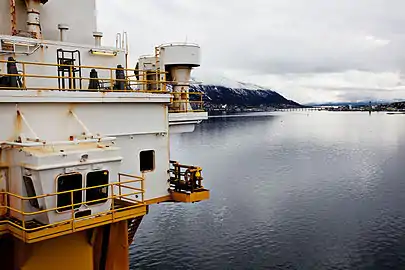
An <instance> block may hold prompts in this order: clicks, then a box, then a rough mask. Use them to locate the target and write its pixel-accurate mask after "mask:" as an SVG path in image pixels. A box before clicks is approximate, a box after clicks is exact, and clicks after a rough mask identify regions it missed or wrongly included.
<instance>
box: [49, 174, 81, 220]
mask: <svg viewBox="0 0 405 270" xmlns="http://www.w3.org/2000/svg"><path fill="white" fill-rule="evenodd" d="M68 175H80V176H81V178H82V186H81V189H82V188H83V174H82V173H80V172H71V173H62V174H59V175H58V176H56V178H55V188H56V193H59V192H63V191H58V187H59V183H58V180H59V178H60V177H63V176H68ZM83 191H84V190H80V192H81V195H82V196H81V200H80V202H81V204H80V205H77V206H75V207H74V208H73V209H74V211H76V210H77V209H79V208H80V207H81V206H82V205H83ZM76 192H78V191H76ZM64 194H70V193H64ZM58 196H59V194H57V195H56V198H55V205H56V208H61V209H55V212H56V213H58V214H65V213H67V212H68V211H71V210H72V209H71V208H70V206H65V207H69V209H67V210H63V208H62V207H64V206H61V207H59V206H58ZM73 201H74V196H73ZM71 203H72V204H74V202H71Z"/></svg>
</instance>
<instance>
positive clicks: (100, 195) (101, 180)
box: [86, 170, 109, 205]
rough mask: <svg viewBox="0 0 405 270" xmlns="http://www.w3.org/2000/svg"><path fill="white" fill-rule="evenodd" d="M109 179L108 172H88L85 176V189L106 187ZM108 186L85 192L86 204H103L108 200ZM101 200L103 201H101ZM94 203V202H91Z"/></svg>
mask: <svg viewBox="0 0 405 270" xmlns="http://www.w3.org/2000/svg"><path fill="white" fill-rule="evenodd" d="M108 179H109V173H108V171H106V170H104V171H96V172H89V173H88V174H87V176H86V187H87V188H89V187H96V186H101V185H107V184H108ZM108 190H109V186H104V187H97V188H91V189H87V190H86V204H87V205H93V204H100V203H105V202H106V201H107V198H108ZM101 199H103V200H101ZM92 201H95V202H92Z"/></svg>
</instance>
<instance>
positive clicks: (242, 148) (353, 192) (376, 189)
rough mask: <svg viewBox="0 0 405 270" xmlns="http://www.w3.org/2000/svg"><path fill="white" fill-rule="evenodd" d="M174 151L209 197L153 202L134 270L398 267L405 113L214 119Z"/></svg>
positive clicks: (404, 253) (404, 198)
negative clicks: (195, 169) (195, 167)
mask: <svg viewBox="0 0 405 270" xmlns="http://www.w3.org/2000/svg"><path fill="white" fill-rule="evenodd" d="M171 155H172V158H173V159H177V160H180V161H181V162H183V163H190V164H199V165H201V166H202V167H203V169H204V170H203V176H204V177H205V186H206V187H207V188H209V189H211V197H212V198H211V199H210V200H209V201H205V202H200V203H197V204H191V205H188V204H160V205H157V206H153V207H151V209H150V210H151V211H150V214H148V215H147V216H146V217H145V218H144V220H143V223H142V224H141V226H140V228H139V231H138V233H137V235H136V239H135V244H134V245H133V247H132V251H131V261H132V268H133V269H138V268H139V269H405V207H404V206H405V177H404V176H405V115H386V114H384V113H380V114H373V115H371V116H369V115H368V113H337V112H333V113H327V112H311V113H309V114H307V113H285V114H275V115H260V114H259V115H255V116H249V117H228V118H213V119H210V120H209V121H208V122H205V123H203V124H201V125H200V126H199V127H197V129H196V131H195V132H194V133H189V134H182V135H177V136H172V153H171Z"/></svg>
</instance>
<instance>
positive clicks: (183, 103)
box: [0, 60, 204, 113]
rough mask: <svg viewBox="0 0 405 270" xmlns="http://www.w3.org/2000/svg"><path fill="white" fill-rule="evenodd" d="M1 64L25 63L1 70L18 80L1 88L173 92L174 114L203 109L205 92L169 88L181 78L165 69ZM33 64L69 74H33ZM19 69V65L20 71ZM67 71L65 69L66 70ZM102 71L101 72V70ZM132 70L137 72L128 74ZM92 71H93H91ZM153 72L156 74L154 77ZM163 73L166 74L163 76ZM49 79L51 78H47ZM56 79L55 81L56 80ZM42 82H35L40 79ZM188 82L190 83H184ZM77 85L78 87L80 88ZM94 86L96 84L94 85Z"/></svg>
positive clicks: (9, 78) (172, 107) (1, 75)
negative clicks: (84, 84) (170, 77)
mask: <svg viewBox="0 0 405 270" xmlns="http://www.w3.org/2000/svg"><path fill="white" fill-rule="evenodd" d="M0 63H3V64H4V63H13V64H15V65H22V67H21V69H22V70H19V71H18V74H9V73H4V72H3V73H2V72H0V78H8V80H7V81H11V79H12V80H14V84H11V83H6V84H1V81H0V90H27V89H28V90H37V91H54V90H58V91H88V92H139V93H151V94H155V93H157V94H169V93H170V94H171V95H172V99H171V101H172V102H171V103H172V104H171V106H170V108H169V112H170V113H180V112H202V111H204V108H203V94H202V93H201V92H190V91H188V88H187V89H186V90H184V91H173V90H172V91H168V87H167V85H169V84H171V85H173V86H175V85H178V84H179V82H177V81H167V80H166V73H167V72H165V71H160V70H154V71H152V72H151V71H150V70H140V69H132V68H124V67H122V68H121V67H102V66H85V65H69V64H59V63H42V62H28V61H18V60H0ZM29 66H42V67H57V68H58V69H60V68H65V71H66V74H65V73H62V75H61V74H60V73H58V74H57V75H46V74H33V73H28V72H29V71H28V67H29ZM18 69H19V68H17V70H18ZM76 69H80V70H81V69H91V70H93V69H95V70H96V72H97V74H96V76H95V77H96V78H95V77H92V75H90V77H88V76H89V75H87V76H82V75H81V74H83V73H84V72H81V73H80V74H79V75H78V76H75V72H76V71H75V70H76ZM65 71H64V72H65ZM99 71H100V72H99ZM116 71H121V75H122V77H119V78H117V77H118V72H117V74H115V72H116ZM128 72H131V73H134V75H132V74H131V75H128ZM90 73H91V72H90ZM151 75H152V77H150V76H151ZM161 75H163V76H161ZM44 80H48V81H44ZM52 80H55V81H52ZM38 81H39V83H35V82H38ZM56 81H58V84H57V85H55V86H52V84H53V83H55V82H56ZM82 81H86V82H88V85H89V86H88V87H82V83H81V82H82ZM184 83H185V84H186V85H188V84H190V82H184ZM55 84H56V83H55ZM76 84H77V85H78V87H76ZM90 85H92V86H90Z"/></svg>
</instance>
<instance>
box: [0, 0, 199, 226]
mask: <svg viewBox="0 0 405 270" xmlns="http://www.w3.org/2000/svg"><path fill="white" fill-rule="evenodd" d="M13 2H14V4H13ZM25 2H26V3H24V1H17V0H16V1H11V13H10V1H9V0H0V123H1V126H2V128H1V129H0V192H1V191H4V192H8V193H10V194H12V195H10V197H9V199H8V200H7V205H8V208H7V209H8V210H9V211H8V212H9V214H10V217H11V218H12V219H13V220H14V219H15V220H19V221H21V222H24V223H23V225H24V224H26V222H34V223H35V222H37V223H38V224H42V225H44V224H45V226H46V225H47V224H49V225H52V224H53V225H55V224H59V223H60V222H64V221H69V222H74V221H75V220H76V219H80V218H83V217H86V218H90V217H94V216H95V215H102V214H106V213H107V214H108V213H109V211H115V210H114V205H115V204H114V200H116V199H117V198H119V199H127V202H128V201H131V202H133V203H135V204H137V205H138V204H139V205H147V204H150V203H155V202H160V201H173V200H180V201H182V200H183V199H182V198H180V197H181V196H183V195H182V194H180V195H179V194H177V195H176V196H177V197H175V198H174V197H173V190H176V191H178V192H181V191H183V192H185V191H186V190H187V189H188V187H187V185H188V184H187V185H183V186H182V187H181V188H179V186H176V184H173V181H174V182H175V181H177V180H179V179H180V174H178V179H177V178H176V179H174V180H173V179H172V181H171V178H170V173H169V172H170V163H169V160H170V154H169V133H171V132H188V131H192V130H193V129H194V125H195V124H197V123H199V122H201V121H202V120H204V119H207V113H206V112H204V111H203V110H202V106H201V105H202V104H201V103H202V100H192V101H190V95H191V93H190V92H189V80H190V72H191V69H192V68H193V67H197V66H199V65H200V48H199V46H197V45H189V44H168V45H162V46H159V47H157V48H156V51H155V52H156V53H155V55H154V56H150V57H143V58H140V60H139V69H130V68H128V67H127V62H128V58H127V57H128V51H127V48H126V47H127V46H125V42H124V46H122V42H121V41H122V39H124V40H127V38H126V34H125V33H123V34H121V35H118V36H117V39H118V40H117V46H116V47H103V46H102V41H101V38H102V33H100V32H95V29H96V18H95V0H53V1H40V0H27V1H25ZM13 8H14V10H15V12H13ZM68 14H74V16H68ZM61 15H63V16H61ZM10 18H11V20H10ZM61 18H62V19H61ZM13 22H14V23H13ZM12 32H13V33H12ZM11 33H12V34H11ZM167 76H168V77H169V79H167ZM168 85H170V86H168ZM168 89H170V91H169V90H168ZM197 94H198V93H197ZM193 102H195V103H196V104H198V105H199V106H200V107H199V108H196V107H195V106H193V105H192V104H193ZM172 164H175V163H172ZM175 166H178V164H177V163H176V164H175ZM177 168H178V171H177V169H175V171H174V173H177V172H179V171H180V167H177ZM200 170H201V169H190V170H189V171H188V172H187V174H190V175H191V176H192V178H193V179H194V178H196V179H197V180H198V179H199V181H200V180H201V179H200ZM172 172H173V171H172ZM190 175H188V176H187V177H186V182H187V183H188V181H190V178H189V176H190ZM121 176H126V177H131V176H134V177H135V176H139V177H138V178H136V177H135V179H138V180H137V181H133V182H128V183H127V184H126V185H120V184H119V183H120V182H121ZM183 176H184V175H182V177H183ZM193 181H194V180H193ZM116 183H118V184H116ZM183 184H184V183H183ZM95 187H96V188H95ZM194 189H196V190H197V189H200V190H201V191H203V189H202V186H201V183H200V184H198V185H196V186H195V185H194V184H193V187H192V192H193V191H194ZM131 191H132V192H131ZM134 191H136V192H134ZM4 194H6V193H4ZM116 194H119V197H111V196H112V195H114V196H115V195H116ZM184 194H186V193H184ZM187 194H190V192H188V193H187ZM201 194H203V193H200V195H201ZM117 196H118V195H117ZM178 196H180V197H178ZM187 196H189V195H187ZM27 198H32V199H27ZM176 198H177V199H176ZM178 198H180V199H178ZM205 198H206V196H205V195H201V196H200V197H199V198H198V200H200V199H205ZM184 200H185V199H184ZM187 200H190V198H187ZM191 200H192V199H191ZM196 200H197V199H196ZM0 206H1V200H0ZM120 206H121V207H122V204H121V205H120ZM111 209H112V210H111ZM0 213H1V212H0ZM27 213H32V214H27ZM72 219H73V221H72ZM37 223H35V224H37ZM35 224H34V225H35ZM34 225H32V226H34ZM24 226H25V225H24Z"/></svg>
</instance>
